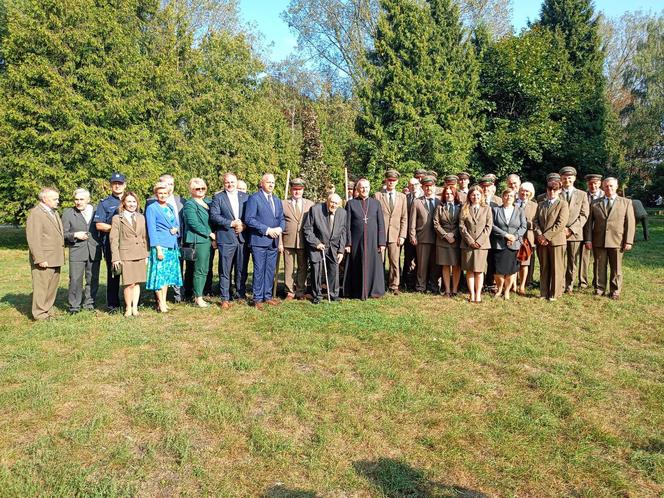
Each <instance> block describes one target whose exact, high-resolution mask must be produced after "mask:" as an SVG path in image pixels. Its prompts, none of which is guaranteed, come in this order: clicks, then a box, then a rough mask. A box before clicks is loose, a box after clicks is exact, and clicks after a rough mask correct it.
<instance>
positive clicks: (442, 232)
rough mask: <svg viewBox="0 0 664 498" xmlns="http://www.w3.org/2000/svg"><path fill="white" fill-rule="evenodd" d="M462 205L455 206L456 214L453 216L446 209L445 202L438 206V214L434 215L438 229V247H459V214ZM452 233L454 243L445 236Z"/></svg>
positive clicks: (434, 222) (434, 226)
mask: <svg viewBox="0 0 664 498" xmlns="http://www.w3.org/2000/svg"><path fill="white" fill-rule="evenodd" d="M460 214H461V206H460V205H458V204H457V205H455V206H454V216H451V215H450V213H449V212H448V210H447V209H446V205H445V204H442V203H441V204H440V205H439V206H438V207H437V208H436V214H435V215H434V217H433V228H434V230H436V246H438V247H459V216H460ZM447 234H452V235H453V236H454V244H450V243H449V242H448V241H447V239H446V238H445V236H446V235H447Z"/></svg>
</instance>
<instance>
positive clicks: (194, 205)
mask: <svg viewBox="0 0 664 498" xmlns="http://www.w3.org/2000/svg"><path fill="white" fill-rule="evenodd" d="M205 203H206V204H207V205H208V207H209V205H210V201H209V200H208V199H205ZM182 212H183V217H184V220H185V226H186V228H185V232H184V237H183V240H184V243H185V244H194V243H196V242H199V243H203V242H210V233H212V229H211V228H210V211H209V209H205V208H204V207H203V206H201V205H200V204H199V203H198V202H196V201H195V200H194V199H188V200H187V201H185V203H184V208H183V209H182Z"/></svg>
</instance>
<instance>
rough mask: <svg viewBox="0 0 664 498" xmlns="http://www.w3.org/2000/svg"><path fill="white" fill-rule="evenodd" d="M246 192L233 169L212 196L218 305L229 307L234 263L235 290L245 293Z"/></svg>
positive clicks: (211, 209) (242, 296)
mask: <svg viewBox="0 0 664 498" xmlns="http://www.w3.org/2000/svg"><path fill="white" fill-rule="evenodd" d="M247 199H249V196H248V195H247V194H246V193H245V192H239V191H238V190H237V177H236V176H235V175H234V174H233V173H226V174H225V175H224V191H223V192H219V193H218V194H216V195H215V196H214V198H213V199H212V204H211V205H210V223H211V224H212V228H213V229H214V230H215V232H216V237H217V248H218V249H219V292H220V294H221V304H220V306H221V309H228V308H230V307H231V269H232V267H233V263H235V268H236V270H235V290H236V292H237V294H238V297H240V298H241V299H244V298H245V297H246V288H245V282H246V275H245V274H244V272H245V271H246V268H247V267H246V265H245V261H246V258H247V257H248V254H246V252H245V251H246V248H245V228H246V225H245V224H244V223H243V221H242V217H243V216H244V210H245V205H246V202H247Z"/></svg>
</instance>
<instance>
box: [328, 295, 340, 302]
mask: <svg viewBox="0 0 664 498" xmlns="http://www.w3.org/2000/svg"><path fill="white" fill-rule="evenodd" d="M330 299H331V300H332V302H333V303H338V302H341V298H340V297H339V296H336V297H331V298H330Z"/></svg>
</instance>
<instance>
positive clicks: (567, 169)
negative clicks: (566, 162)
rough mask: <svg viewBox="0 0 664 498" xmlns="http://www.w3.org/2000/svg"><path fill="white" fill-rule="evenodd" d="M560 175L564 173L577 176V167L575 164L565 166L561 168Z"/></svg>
mask: <svg viewBox="0 0 664 498" xmlns="http://www.w3.org/2000/svg"><path fill="white" fill-rule="evenodd" d="M559 173H560V176H563V175H573V176H576V168H575V167H574V166H565V167H563V168H560V171H559Z"/></svg>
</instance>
